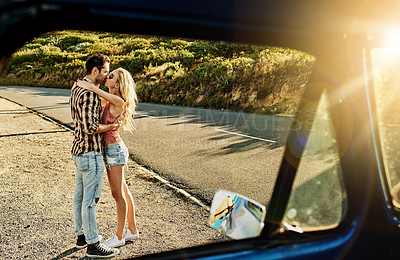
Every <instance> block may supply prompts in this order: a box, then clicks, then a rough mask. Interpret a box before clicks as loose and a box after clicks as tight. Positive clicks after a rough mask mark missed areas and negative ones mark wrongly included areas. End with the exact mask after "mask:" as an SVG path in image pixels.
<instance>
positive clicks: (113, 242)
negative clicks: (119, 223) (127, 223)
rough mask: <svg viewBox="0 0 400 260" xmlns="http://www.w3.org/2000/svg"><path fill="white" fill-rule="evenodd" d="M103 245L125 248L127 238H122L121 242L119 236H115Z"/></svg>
mask: <svg viewBox="0 0 400 260" xmlns="http://www.w3.org/2000/svg"><path fill="white" fill-rule="evenodd" d="M103 244H104V245H105V246H108V247H119V246H123V245H125V238H122V239H121V240H119V239H118V237H117V235H114V236H112V237H111V238H109V239H107V240H106V241H105V242H104V243H103Z"/></svg>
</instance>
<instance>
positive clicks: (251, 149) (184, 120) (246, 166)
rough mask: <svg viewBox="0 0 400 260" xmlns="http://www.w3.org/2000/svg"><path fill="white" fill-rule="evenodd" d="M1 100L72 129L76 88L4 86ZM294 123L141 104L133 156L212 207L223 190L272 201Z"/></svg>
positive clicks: (130, 141) (131, 139)
mask: <svg viewBox="0 0 400 260" xmlns="http://www.w3.org/2000/svg"><path fill="white" fill-rule="evenodd" d="M0 96H1V97H4V98H7V99H9V100H12V101H15V102H17V103H19V104H21V105H24V106H26V107H28V108H30V109H32V110H35V111H38V112H40V113H43V114H45V115H47V116H49V117H51V118H54V119H56V120H57V121H60V122H62V123H64V124H68V125H71V124H72V120H71V115H70V110H69V109H70V108H69V103H68V100H69V96H70V90H66V89H53V88H34V87H18V86H0ZM292 121H293V119H292V118H289V117H277V116H264V115H255V114H248V113H237V112H228V111H220V110H211V109H197V108H186V107H178V106H165V105H157V104H149V103H139V105H138V109H137V116H136V120H135V125H136V131H135V132H134V134H133V135H132V134H130V133H123V132H122V131H121V134H122V136H123V139H124V141H125V143H126V145H127V146H128V149H129V151H130V154H131V155H132V156H133V158H134V159H135V160H136V161H137V162H139V163H141V164H143V165H145V166H147V167H149V168H151V169H152V170H154V171H155V172H157V173H158V174H160V175H161V176H163V177H164V178H165V179H167V180H170V181H172V182H174V183H175V184H176V185H177V186H179V187H181V188H184V189H185V190H187V191H188V192H190V193H192V194H193V195H195V196H197V197H199V198H200V199H203V200H205V201H206V202H208V203H210V202H211V200H212V197H213V195H214V193H215V191H216V190H217V189H227V190H231V191H234V192H238V193H240V194H242V195H245V196H247V197H249V198H252V199H254V200H256V201H259V202H261V203H265V202H267V201H268V200H269V198H270V196H271V194H272V190H273V187H274V184H275V179H276V176H277V172H278V169H279V165H280V162H281V158H282V154H283V150H284V143H285V141H286V137H287V132H288V129H289V126H290V125H291V123H292Z"/></svg>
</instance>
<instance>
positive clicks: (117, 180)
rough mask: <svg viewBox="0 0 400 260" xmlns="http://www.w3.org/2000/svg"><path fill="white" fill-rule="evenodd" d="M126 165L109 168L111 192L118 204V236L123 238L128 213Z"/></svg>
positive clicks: (108, 175)
mask: <svg viewBox="0 0 400 260" xmlns="http://www.w3.org/2000/svg"><path fill="white" fill-rule="evenodd" d="M123 167H124V165H115V166H111V167H108V168H107V177H108V183H109V184H110V188H111V194H112V196H113V198H114V200H115V202H116V204H117V233H116V235H117V237H118V239H119V240H121V239H122V238H123V237H124V228H125V220H126V214H127V201H126V198H125V192H124V183H125V179H124V172H123Z"/></svg>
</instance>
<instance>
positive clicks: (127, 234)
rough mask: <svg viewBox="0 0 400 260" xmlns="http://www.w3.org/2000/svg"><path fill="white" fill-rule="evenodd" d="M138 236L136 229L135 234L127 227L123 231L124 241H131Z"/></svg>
mask: <svg viewBox="0 0 400 260" xmlns="http://www.w3.org/2000/svg"><path fill="white" fill-rule="evenodd" d="M138 238H139V231H137V232H136V234H132V232H131V231H130V230H129V229H128V230H127V231H126V232H125V241H132V240H134V239H138Z"/></svg>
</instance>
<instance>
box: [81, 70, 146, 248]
mask: <svg viewBox="0 0 400 260" xmlns="http://www.w3.org/2000/svg"><path fill="white" fill-rule="evenodd" d="M77 86H79V87H81V88H85V89H88V90H90V91H93V92H95V93H96V94H98V95H99V96H101V97H102V98H104V99H105V100H106V101H107V104H106V105H105V106H104V109H103V112H102V123H103V124H109V123H112V122H114V121H115V119H116V118H117V117H119V116H123V117H124V120H123V123H122V126H123V128H124V130H125V131H126V130H129V131H130V132H132V131H133V129H134V125H133V115H134V113H135V109H136V104H137V102H138V100H137V96H136V84H135V81H134V80H133V78H132V76H131V74H130V73H129V72H128V71H127V70H125V69H123V68H118V69H116V70H114V71H112V72H111V73H110V74H109V75H108V77H107V78H106V80H105V86H106V87H107V88H108V90H109V93H107V92H106V91H103V90H101V89H100V88H98V87H96V86H95V85H94V84H92V83H89V82H87V81H82V80H78V81H77ZM104 150H105V158H106V169H107V177H108V182H109V184H110V187H111V193H112V196H113V198H114V199H115V202H116V205H117V219H118V220H117V232H116V234H115V235H114V236H112V237H111V238H110V239H108V240H106V241H105V242H104V245H106V246H109V247H119V246H123V245H125V242H126V241H130V240H133V239H137V238H139V232H138V230H137V227H136V221H135V208H134V201H133V198H132V195H131V193H130V191H129V189H128V186H127V185H126V181H125V177H124V168H125V165H127V163H128V155H129V153H128V149H127V148H126V146H125V144H124V142H123V141H122V139H121V137H120V135H119V131H118V130H114V131H108V132H105V133H104ZM125 221H127V222H128V229H127V230H126V232H125V233H124V229H125Z"/></svg>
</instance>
